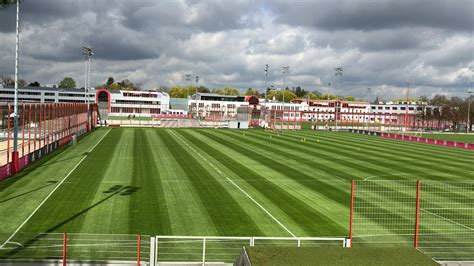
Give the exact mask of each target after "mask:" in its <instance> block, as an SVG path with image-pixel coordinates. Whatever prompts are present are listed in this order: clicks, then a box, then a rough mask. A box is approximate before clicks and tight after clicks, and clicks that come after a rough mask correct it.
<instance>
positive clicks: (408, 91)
mask: <svg viewBox="0 0 474 266" xmlns="http://www.w3.org/2000/svg"><path fill="white" fill-rule="evenodd" d="M406 84H407V99H406V101H407V102H406V107H405V131H407V129H408V97H409V96H410V81H406Z"/></svg>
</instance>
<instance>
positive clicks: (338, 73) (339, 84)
mask: <svg viewBox="0 0 474 266" xmlns="http://www.w3.org/2000/svg"><path fill="white" fill-rule="evenodd" d="M334 70H335V71H336V73H334V76H336V77H339V79H338V81H337V82H338V86H337V87H338V88H336V102H335V103H334V110H335V111H334V121H336V129H337V107H336V104H337V101H338V97H337V90H338V89H341V79H342V71H343V69H342V67H336V68H335V69H334Z"/></svg>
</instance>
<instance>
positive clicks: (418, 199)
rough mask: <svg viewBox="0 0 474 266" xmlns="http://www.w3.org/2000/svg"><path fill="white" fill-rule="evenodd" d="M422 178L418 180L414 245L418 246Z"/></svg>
mask: <svg viewBox="0 0 474 266" xmlns="http://www.w3.org/2000/svg"><path fill="white" fill-rule="evenodd" d="M420 186H421V183H420V180H418V181H417V182H416V213H415V215H416V218H415V239H414V242H415V243H414V246H415V248H418V227H419V223H420V220H419V219H420V217H419V216H420Z"/></svg>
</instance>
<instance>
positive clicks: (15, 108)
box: [8, 0, 20, 173]
mask: <svg viewBox="0 0 474 266" xmlns="http://www.w3.org/2000/svg"><path fill="white" fill-rule="evenodd" d="M19 21H20V1H19V0H17V1H16V44H15V97H14V103H13V154H12V158H13V160H14V163H13V165H14V172H15V173H16V172H17V171H18V170H19V169H18V168H19V167H18V158H19V156H18V69H19V57H20V27H19ZM8 119H10V117H8Z"/></svg>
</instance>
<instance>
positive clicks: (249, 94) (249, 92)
mask: <svg viewBox="0 0 474 266" xmlns="http://www.w3.org/2000/svg"><path fill="white" fill-rule="evenodd" d="M245 95H246V96H251V95H254V96H259V95H260V94H259V93H258V91H257V90H256V89H252V88H248V89H247V91H246V92H245Z"/></svg>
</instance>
